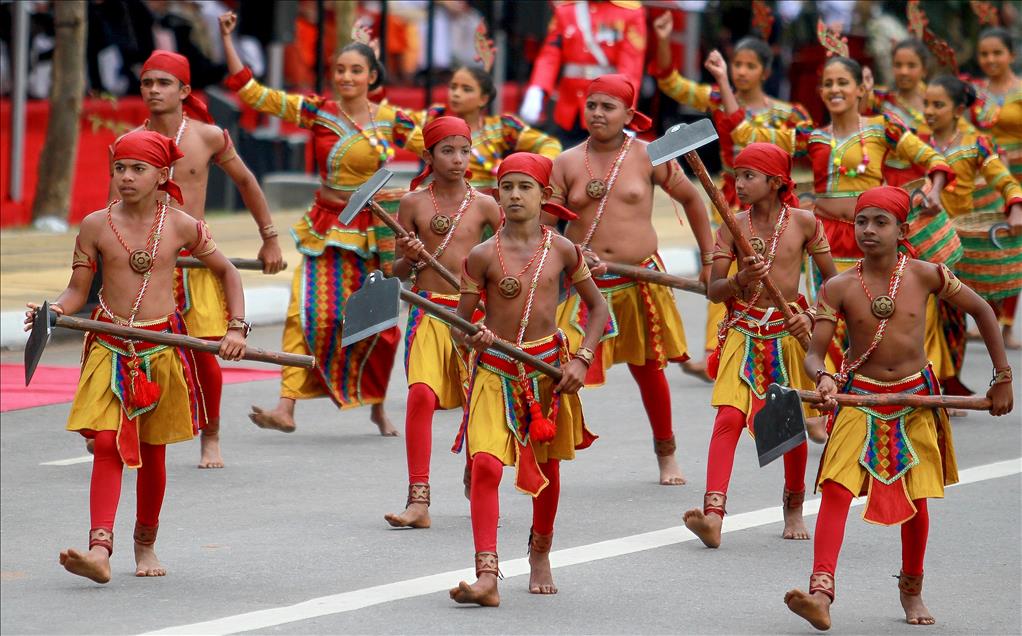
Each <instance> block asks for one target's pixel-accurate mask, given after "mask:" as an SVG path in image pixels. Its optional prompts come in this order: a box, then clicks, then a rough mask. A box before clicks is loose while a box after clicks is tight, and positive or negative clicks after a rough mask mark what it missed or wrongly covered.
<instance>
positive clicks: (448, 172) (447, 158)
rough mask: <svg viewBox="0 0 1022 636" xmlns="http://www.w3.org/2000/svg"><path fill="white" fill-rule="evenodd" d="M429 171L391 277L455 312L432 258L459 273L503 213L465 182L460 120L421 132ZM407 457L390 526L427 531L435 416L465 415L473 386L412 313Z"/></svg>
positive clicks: (456, 358)
mask: <svg viewBox="0 0 1022 636" xmlns="http://www.w3.org/2000/svg"><path fill="white" fill-rule="evenodd" d="M422 137H423V141H424V144H425V148H426V149H425V151H424V152H423V157H424V159H425V161H426V169H425V171H424V172H423V174H422V175H420V176H419V177H416V178H415V179H414V180H413V181H412V184H411V187H412V190H415V188H416V187H418V185H419V183H421V182H422V180H423V179H425V178H426V176H427V175H429V174H432V175H433V181H432V183H430V185H429V187H428V188H426V189H425V190H417V191H414V192H410V193H408V194H406V195H405V196H404V197H403V198H402V199H401V205H400V207H399V208H398V221H399V222H400V223H401V225H402V226H403V227H404V228H405V229H407V230H408V232H409V233H410V234H411V237H410V238H404V239H398V242H397V246H398V249H399V250H400V252H401V253H402V254H403V256H402V258H400V259H398V260H397V261H396V262H395V263H394V274H395V275H396V276H400V277H401V278H408V277H409V276H413V277H414V280H415V285H414V287H413V288H412V290H413V291H414V292H415V293H417V294H419V295H420V296H422V297H424V298H428V299H429V300H432V301H433V302H435V303H440V304H441V305H444V306H446V307H450V309H451V311H455V310H456V309H457V307H458V290H457V289H453V288H452V287H451V284H450V283H449V282H447V281H446V280H444V279H443V278H442V277H441V276H440V275H439V274H438V273H437V272H436V271H435V270H434V269H432V268H431V267H429V266H428V265H426V263H425V261H424V260H423V254H424V253H425V254H432V256H433V258H435V259H437V260H438V261H440V264H442V265H443V266H444V267H446V268H447V269H448V270H449V271H451V272H456V273H459V274H460V273H461V264H462V263H463V262H464V260H465V257H466V256H468V252H469V250H471V249H472V248H473V247H475V246H476V245H478V244H479V239H480V238H481V237H482V233H483V230H485V229H486V228H487V227H489V228H491V229H492V230H496V229H497V228H498V227H500V208H499V207H498V206H497V202H496V201H494V200H493V197H490V196H488V195H484V194H481V193H479V192H478V191H476V190H475V188H473V187H472V186H471V185H469V183H468V181H466V179H465V173H466V171H467V170H468V163H469V160H470V158H471V156H472V131H471V130H470V129H469V127H468V124H467V123H465V120H463V119H461V118H460V117H438V118H436V119H434V120H433V121H431V122H430V123H428V124H426V127H425V128H423V129H422ZM405 374H406V375H407V376H408V404H407V406H406V407H405V451H406V453H407V456H408V500H407V503H406V505H405V510H404V512H402V513H401V514H388V515H385V517H384V518H385V519H386V520H387V522H388V523H390V525H392V526H395V527H411V528H428V527H429V525H430V518H429V502H430V490H429V461H430V453H431V452H432V447H433V431H432V426H433V412H434V411H435V410H437V409H438V408H439V409H453V408H460V407H464V405H465V392H466V388H467V384H468V355H467V351H466V350H465V349H464V348H463V347H460V346H459V345H457V344H456V343H455V342H454V340H453V335H452V332H451V327H450V326H449V325H448V324H447V323H445V322H444V321H443V319H442V318H438V317H436V316H431V315H429V314H427V313H426V312H424V311H422V310H420V309H418V308H416V307H412V308H411V309H410V310H409V312H408V327H407V329H406V330H405Z"/></svg>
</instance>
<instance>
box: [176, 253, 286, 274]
mask: <svg viewBox="0 0 1022 636" xmlns="http://www.w3.org/2000/svg"><path fill="white" fill-rule="evenodd" d="M227 260H229V261H230V262H231V265H234V267H235V268H236V269H247V270H255V271H259V272H261V271H263V262H262V261H261V260H259V259H258V258H229V259H227ZM177 267H180V268H201V267H206V265H205V264H203V262H202V261H200V260H199V259H197V258H195V257H192V256H178V257H177ZM283 269H287V261H284V267H283ZM282 271H283V270H282Z"/></svg>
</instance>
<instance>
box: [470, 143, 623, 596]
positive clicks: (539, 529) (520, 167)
mask: <svg viewBox="0 0 1022 636" xmlns="http://www.w3.org/2000/svg"><path fill="white" fill-rule="evenodd" d="M551 167H552V165H551V162H550V160H549V159H547V158H546V157H542V156H540V155H534V154H531V153H523V152H520V153H515V154H512V155H510V156H508V157H507V158H506V159H505V160H504V161H503V162H501V164H500V168H499V170H498V173H497V191H498V194H499V197H500V205H501V208H502V209H503V211H504V214H505V218H506V220H505V223H504V226H503V227H502V228H501V229H500V230H499V231H498V232H497V234H496V235H494V236H493V237H492V238H490V239H489V240H487V241H485V242H484V243H482V244H480V245H479V246H477V247H475V248H474V249H473V250H472V251H471V252H470V253H469V255H468V258H467V259H466V260H465V267H464V271H463V272H462V276H461V299H460V300H459V303H458V314H459V315H460V316H461V317H463V318H466V319H468V318H470V317H471V316H472V315H473V313H474V312H475V309H476V303H478V302H479V299H480V298H481V297H482V296H483V295H484V294H485V299H486V322H485V325H486V326H485V328H484V329H481V330H480V331H479V332H478V333H477V334H476V335H475V336H473V337H471V338H468V339H467V342H468V344H470V345H471V346H472V347H474V348H475V349H476V350H477V351H479V354H478V356H477V358H476V360H475V369H474V371H473V375H472V382H471V387H470V389H469V397H468V408H467V411H466V413H465V420H464V424H463V426H462V433H461V434H459V439H458V441H457V442H456V445H455V447H456V448H460V446H461V444H462V442H463V441H464V439H467V441H468V453H469V455H470V456H471V458H472V479H471V497H470V499H471V510H472V534H473V536H474V539H475V549H476V555H475V556H476V559H475V560H476V579H477V580H476V581H475V583H473V584H471V585H470V584H469V583H467V582H465V581H462V582H461V583H460V584H459V585H458V587H456V588H454V589H452V590H451V592H450V594H451V598H452V599H454V600H455V601H457V602H458V603H477V604H479V605H485V606H491V607H492V606H496V605H499V604H500V594H499V593H498V590H497V576H498V575H499V569H498V567H497V520H498V518H499V499H498V487H499V486H500V478H501V473H502V472H503V468H504V466H514V467H515V487H516V488H517V489H518V490H520V491H522V492H525V493H527V494H529V495H531V496H532V497H533V500H532V532H531V533H530V536H529V565H530V567H531V570H532V574H531V576H530V577H529V592H531V593H533V594H556V593H557V587H556V586H555V585H554V581H553V574H552V572H551V570H550V546H551V543H552V541H553V531H554V517H555V515H556V514H557V499H558V497H559V495H560V460H562V459H573V458H574V457H575V451H576V450H578V449H582V448H586V447H587V446H589V445H590V444H592V442H593V441H594V440H595V436H594V435H593V434H592V433H590V432H589V431H588V429H586V427H585V422H584V420H583V417H582V405H581V403H580V402H579V399H578V395H577V394H576V393H577V391H578V390H579V389H580V388H581V387H582V384H583V381H584V379H585V374H586V369H587V368H588V367H589V365H590V364H591V363H592V362H593V356H594V353H593V348H594V347H595V346H596V345H597V343H598V342H599V340H600V336H601V335H602V333H603V325H605V324H606V320H607V319H608V317H609V311H608V309H607V304H606V302H605V301H604V300H603V297H602V296H601V295H600V292H599V290H598V289H597V287H596V285H595V284H594V283H593V281H592V277H591V276H590V275H589V269H588V267H587V266H586V263H585V260H584V259H583V257H582V253H581V251H580V250H579V249H578V248H577V247H575V246H574V245H572V244H571V242H570V241H568V240H566V239H565V238H563V237H561V236H559V235H557V234H556V233H555V232H554V231H553V230H552V229H550V228H549V227H548V226H546V225H542V224H540V213H541V211H546V212H547V213H549V214H553V215H555V216H557V217H559V218H563V219H570V218H574V214H572V213H571V212H569V211H568V210H566V209H565V208H563V207H561V206H559V205H557V204H553V203H550V202H549V199H550V195H551V189H550V186H549V182H550V171H551ZM562 274H563V275H564V276H565V278H566V279H567V281H569V284H570V285H574V286H575V289H577V290H578V293H579V295H580V296H581V297H582V300H583V302H585V304H586V306H587V307H588V310H589V313H590V315H591V316H592V317H593V322H592V325H594V326H592V327H590V328H588V329H587V331H586V334H585V337H584V339H583V340H582V344H581V346H580V347H579V348H578V349H576V350H575V352H574V354H569V349H568V343H567V341H566V339H565V337H564V334H563V333H562V332H561V331H560V330H559V329H558V328H557V321H556V317H557V298H558V293H559V288H560V283H561V278H562ZM495 338H500V339H502V340H505V341H508V342H512V343H514V344H516V345H517V346H518V347H520V348H522V349H524V350H525V351H526V352H528V353H531V354H532V355H534V356H536V357H538V358H540V359H541V360H543V361H544V362H547V363H549V364H552V365H555V366H559V367H560V368H561V369H562V372H563V377H562V379H561V381H560V382H559V383H558V384H556V386H555V384H554V382H553V380H551V379H550V378H549V377H547V376H545V375H540V373H539V372H538V371H536V370H535V369H532V368H531V367H527V366H526V365H523V364H521V363H517V362H515V361H514V360H512V359H511V358H509V357H507V356H506V355H504V354H502V353H500V352H498V351H496V350H494V349H489V348H488V347H489V345H491V344H492V343H493V341H494V339H495Z"/></svg>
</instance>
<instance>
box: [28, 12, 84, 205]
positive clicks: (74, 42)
mask: <svg viewBox="0 0 1022 636" xmlns="http://www.w3.org/2000/svg"><path fill="white" fill-rule="evenodd" d="M53 12H54V24H55V28H56V41H55V45H54V51H53V84H52V86H51V87H50V121H49V126H48V127H47V129H46V142H45V143H44V144H43V154H42V156H41V157H40V159H39V179H38V181H37V182H36V190H35V201H34V203H33V204H32V218H33V219H40V218H43V217H51V216H53V217H59V218H64V219H66V218H67V214H68V209H69V207H70V202H71V182H72V179H73V176H74V167H75V162H76V160H77V158H78V126H79V118H80V117H81V112H82V93H83V92H84V90H85V57H84V54H85V26H86V24H85V23H86V6H85V0H66V1H64V2H55V3H53Z"/></svg>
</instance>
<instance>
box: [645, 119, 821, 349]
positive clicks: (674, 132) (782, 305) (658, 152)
mask: <svg viewBox="0 0 1022 636" xmlns="http://www.w3.org/2000/svg"><path fill="white" fill-rule="evenodd" d="M714 139H717V131H716V130H714V128H713V124H711V123H710V120H709V119H701V120H699V121H697V122H695V123H694V124H690V125H686V124H677V125H675V126H671V128H670V129H668V131H667V132H666V133H664V136H663V137H661V138H660V139H657V140H656V141H654V142H652V143H651V144H650V145H649V146H648V147H647V152H648V153H649V155H650V159H651V160H652V161H653V165H654V166H655V165H659V164H661V163H664V162H666V161H669V160H671V159H673V158H674V157H677V156H678V155H684V157H685V160H686V161H687V162H688V165H689V167H691V168H692V171H693V172H694V173H695V174H696V176H697V177H698V178H699V183H701V184H702V186H703V189H704V190H706V194H708V195H709V196H710V201H712V202H713V206H714V207H715V208H717V212H719V213H720V218H722V219H723V220H724V225H726V226H727V229H728V230H729V231H730V232H731V235H732V236H733V237H734V241H735V247H737V248H738V253H739V254H740V255H741V256H743V257H747V256H755V255H756V253H755V252H754V251H753V250H752V246H751V245H750V244H749V240H748V239H747V238H745V235H743V234H742V230H741V228H740V227H739V226H738V222H737V221H736V220H735V215H734V214H732V213H731V206H729V205H728V204H727V201H726V200H725V199H724V195H723V194H721V192H720V190H718V189H717V186H716V184H714V183H713V180H712V179H710V174H709V173H708V172H707V171H706V166H705V165H703V160H702V159H700V158H699V154H698V153H697V152H696V149H697V148H699V147H700V146H703V145H705V144H707V143H709V142H711V141H713V140H714ZM654 144H655V145H654ZM762 283H763V286H764V287H765V288H766V292H767V295H769V296H770V299H771V300H772V301H773V302H774V304H775V305H777V307H778V308H779V309H780V310H781V312H782V313H783V314H784V318H785V319H790V318H791V317H792V315H793V314H792V312H791V307H788V302H787V301H786V300H785V299H784V296H782V295H781V292H780V290H779V289H777V285H775V284H774V281H773V280H771V279H770V276H769V274H768V275H767V277H766V278H764V279H763V280H762ZM799 343H800V344H801V345H802V348H803V349H808V348H809V339H808V338H800V339H799Z"/></svg>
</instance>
